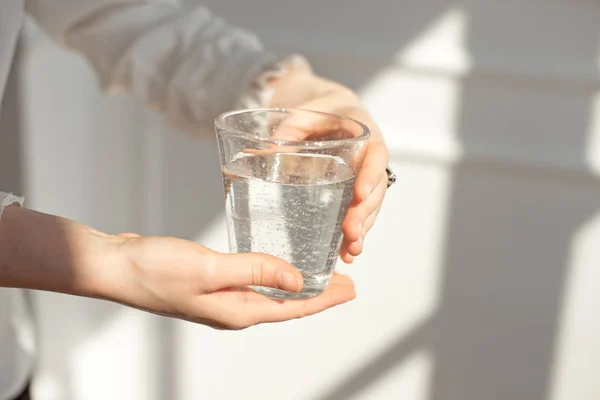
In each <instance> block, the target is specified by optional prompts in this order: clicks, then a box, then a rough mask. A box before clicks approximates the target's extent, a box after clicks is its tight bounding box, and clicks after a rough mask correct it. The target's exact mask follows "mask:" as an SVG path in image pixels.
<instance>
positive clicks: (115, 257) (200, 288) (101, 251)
mask: <svg viewBox="0 0 600 400" xmlns="http://www.w3.org/2000/svg"><path fill="white" fill-rule="evenodd" d="M248 285H258V286H269V287H272V288H278V289H283V290H290V291H300V289H301V288H302V276H301V275H300V273H299V272H298V271H297V270H296V269H295V268H294V267H292V266H291V265H290V264H288V263H286V262H284V261H282V260H280V259H277V258H275V257H272V256H268V255H264V254H252V253H247V254H222V253H218V252H215V251H213V250H210V249H207V248H206V247H203V246H200V245H198V244H196V243H193V242H190V241H186V240H182V239H175V238H169V237H141V236H139V235H136V234H120V235H107V234H104V233H102V232H99V231H96V230H95V229H92V228H89V227H87V226H85V225H82V224H79V223H77V222H74V221H70V220H68V219H65V218H59V217H56V216H52V215H48V214H42V213H38V212H35V211H31V210H27V209H24V208H20V207H17V206H9V207H7V208H6V209H5V210H4V213H3V215H2V221H1V223H0V287H16V288H25V289H35V290H46V291H53V292H59V293H68V294H73V295H79V296H88V297H96V298H102V299H106V300H110V301H115V302H118V303H121V304H125V305H128V306H131V307H135V308H138V309H143V310H146V311H149V312H153V313H156V314H161V315H165V316H169V317H175V318H180V319H185V320H188V321H192V322H196V323H201V324H204V325H208V326H212V327H214V328H219V329H234V330H237V329H243V328H247V327H249V326H252V325H256V324H260V323H264V322H278V321H286V320H290V319H294V318H300V317H304V316H307V315H311V314H315V313H318V312H320V311H323V310H325V309H328V308H331V307H333V306H336V305H338V304H342V303H345V302H347V301H349V300H352V299H353V298H354V296H355V292H354V286H353V284H352V281H351V280H350V278H348V277H346V276H343V275H339V274H336V275H335V276H334V277H333V279H332V281H331V284H330V286H329V288H328V289H327V290H326V291H325V292H324V293H323V294H321V295H319V296H317V297H314V298H311V299H305V300H287V301H280V300H272V299H269V298H267V297H265V296H263V295H260V294H258V293H256V292H254V291H252V290H250V289H248V288H247V287H246V286H248Z"/></svg>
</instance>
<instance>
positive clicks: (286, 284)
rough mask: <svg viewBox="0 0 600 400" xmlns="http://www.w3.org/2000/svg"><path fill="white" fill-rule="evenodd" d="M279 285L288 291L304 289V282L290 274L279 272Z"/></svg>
mask: <svg viewBox="0 0 600 400" xmlns="http://www.w3.org/2000/svg"><path fill="white" fill-rule="evenodd" d="M277 285H278V286H279V287H280V288H282V289H286V290H300V289H302V280H301V279H300V278H298V276H296V274H292V273H290V272H278V273H277Z"/></svg>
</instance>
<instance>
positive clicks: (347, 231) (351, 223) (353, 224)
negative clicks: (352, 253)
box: [342, 174, 387, 243]
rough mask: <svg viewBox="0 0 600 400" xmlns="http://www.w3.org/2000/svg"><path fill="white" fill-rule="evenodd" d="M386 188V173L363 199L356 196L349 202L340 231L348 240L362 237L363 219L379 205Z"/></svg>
mask: <svg viewBox="0 0 600 400" xmlns="http://www.w3.org/2000/svg"><path fill="white" fill-rule="evenodd" d="M386 190H387V175H386V174H383V175H380V179H379V184H378V185H377V186H376V187H375V190H374V191H373V193H372V194H371V196H369V197H368V198H367V199H366V200H365V201H360V200H359V199H357V198H356V197H355V198H354V199H353V200H352V202H351V203H350V206H349V207H348V211H346V215H345V217H344V222H343V223H342V232H343V233H344V237H345V238H346V240H348V242H350V243H352V242H357V241H359V240H360V239H361V238H363V235H362V233H363V227H364V225H365V221H366V220H367V218H368V217H369V215H371V214H372V213H373V211H375V210H376V209H377V207H379V206H380V205H381V203H382V201H383V199H384V197H385V192H386Z"/></svg>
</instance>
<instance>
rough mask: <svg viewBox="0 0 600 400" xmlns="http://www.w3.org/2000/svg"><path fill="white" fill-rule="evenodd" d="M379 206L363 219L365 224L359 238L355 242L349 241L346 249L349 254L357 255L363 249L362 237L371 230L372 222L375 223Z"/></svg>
mask: <svg viewBox="0 0 600 400" xmlns="http://www.w3.org/2000/svg"><path fill="white" fill-rule="evenodd" d="M379 209H380V208H379V207H378V208H377V209H376V210H375V211H373V212H372V213H371V215H369V217H368V218H367V220H366V221H365V224H364V226H363V230H362V233H361V239H360V240H358V241H356V242H352V243H349V244H348V246H347V248H346V251H347V253H348V254H349V255H350V256H353V257H356V256H359V255H360V254H361V253H362V252H363V250H364V246H365V243H364V238H365V236H366V235H367V233H368V232H369V231H370V230H371V228H372V227H373V224H374V223H375V219H377V214H378V213H379Z"/></svg>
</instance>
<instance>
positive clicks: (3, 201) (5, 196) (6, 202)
mask: <svg viewBox="0 0 600 400" xmlns="http://www.w3.org/2000/svg"><path fill="white" fill-rule="evenodd" d="M24 200H25V199H24V198H23V197H17V196H15V195H13V194H12V193H4V192H0V222H1V221H2V212H3V211H4V207H6V206H10V205H11V204H18V205H20V206H21V207H23V201H24Z"/></svg>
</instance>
